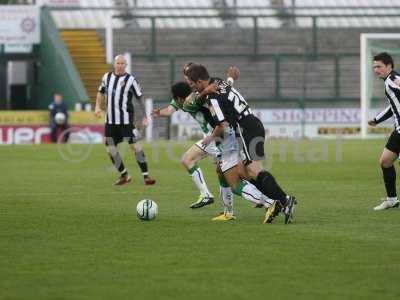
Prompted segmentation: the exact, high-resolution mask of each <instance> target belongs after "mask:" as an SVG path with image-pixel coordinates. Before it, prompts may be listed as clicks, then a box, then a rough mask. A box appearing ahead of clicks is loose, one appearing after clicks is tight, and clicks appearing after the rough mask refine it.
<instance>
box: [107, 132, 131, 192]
mask: <svg viewBox="0 0 400 300" xmlns="http://www.w3.org/2000/svg"><path fill="white" fill-rule="evenodd" d="M116 126H118V125H110V124H107V125H106V128H105V139H104V143H105V146H106V151H107V153H108V156H109V157H110V160H111V162H112V164H113V165H114V167H115V168H116V169H117V170H118V172H119V173H120V177H119V178H118V179H117V181H116V182H114V184H113V185H124V184H126V183H128V182H130V181H131V177H130V176H129V174H128V171H127V170H126V168H125V165H124V162H123V161H122V158H121V156H120V154H119V152H118V147H117V146H118V144H119V143H120V142H121V141H122V136H121V135H120V132H119V129H118V127H116Z"/></svg>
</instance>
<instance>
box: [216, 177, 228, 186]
mask: <svg viewBox="0 0 400 300" xmlns="http://www.w3.org/2000/svg"><path fill="white" fill-rule="evenodd" d="M218 180H219V185H220V186H222V187H229V184H228V182H227V181H226V179H225V177H224V176H218Z"/></svg>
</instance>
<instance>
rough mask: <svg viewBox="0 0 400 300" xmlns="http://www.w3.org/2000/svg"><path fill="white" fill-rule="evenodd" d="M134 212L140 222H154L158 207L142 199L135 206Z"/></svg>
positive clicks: (152, 202) (148, 200)
mask: <svg viewBox="0 0 400 300" xmlns="http://www.w3.org/2000/svg"><path fill="white" fill-rule="evenodd" d="M136 211H137V216H138V218H139V219H140V220H146V221H148V220H154V219H155V218H156V216H157V214H158V205H157V203H155V202H154V201H153V200H150V199H143V200H141V201H139V203H138V204H137V206H136Z"/></svg>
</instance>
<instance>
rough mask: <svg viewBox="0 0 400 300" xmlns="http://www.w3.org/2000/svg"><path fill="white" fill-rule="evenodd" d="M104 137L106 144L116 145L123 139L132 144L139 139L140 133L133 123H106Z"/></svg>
mask: <svg viewBox="0 0 400 300" xmlns="http://www.w3.org/2000/svg"><path fill="white" fill-rule="evenodd" d="M105 137H106V145H107V146H108V145H118V144H119V143H121V142H124V141H126V142H128V144H134V143H136V142H137V141H138V140H139V138H140V133H139V131H138V130H137V129H136V128H135V126H134V125H133V124H127V125H114V124H106V127H105Z"/></svg>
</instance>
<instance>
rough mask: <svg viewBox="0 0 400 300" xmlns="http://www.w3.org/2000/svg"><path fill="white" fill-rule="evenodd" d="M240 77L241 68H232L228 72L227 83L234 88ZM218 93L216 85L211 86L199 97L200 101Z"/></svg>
mask: <svg viewBox="0 0 400 300" xmlns="http://www.w3.org/2000/svg"><path fill="white" fill-rule="evenodd" d="M239 76H240V71H239V68H238V67H236V66H230V67H229V68H228V70H227V71H226V82H228V84H229V85H230V86H233V83H234V82H235V80H238V79H239ZM214 93H218V88H217V85H216V84H215V83H212V84H209V85H208V86H207V87H206V88H205V89H204V90H203V91H202V92H201V93H200V94H199V96H198V98H199V100H200V101H204V100H205V98H206V96H207V95H209V94H214Z"/></svg>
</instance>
